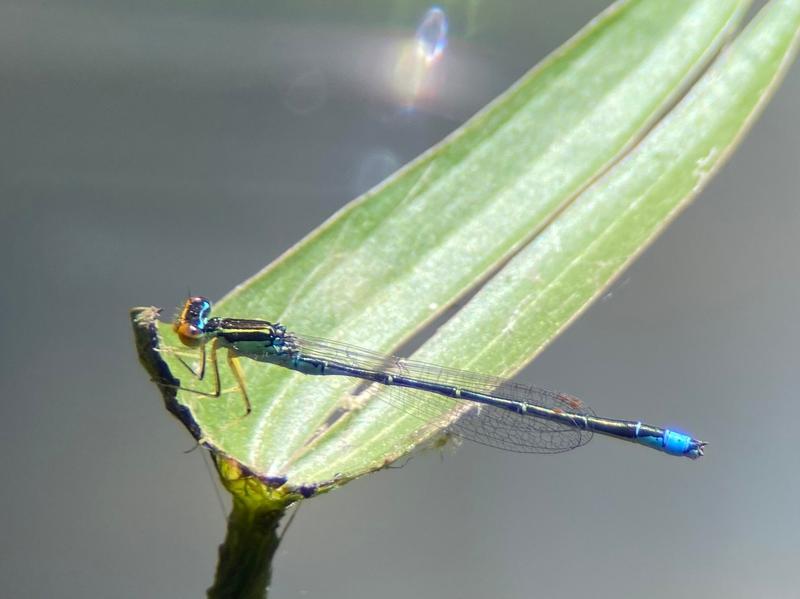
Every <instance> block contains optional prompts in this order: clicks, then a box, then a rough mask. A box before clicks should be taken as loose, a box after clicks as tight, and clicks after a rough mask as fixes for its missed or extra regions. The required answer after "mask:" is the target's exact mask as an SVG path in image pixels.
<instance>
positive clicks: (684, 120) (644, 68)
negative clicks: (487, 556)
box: [135, 0, 800, 504]
mask: <svg viewBox="0 0 800 599" xmlns="http://www.w3.org/2000/svg"><path fill="white" fill-rule="evenodd" d="M745 8H746V3H745V2H741V1H738V2H737V1H733V0H730V1H725V0H706V1H701V0H697V1H694V2H688V1H681V2H669V3H665V2H657V1H645V0H642V1H638V2H627V3H619V4H616V5H614V6H613V7H612V8H611V9H609V10H607V11H606V12H604V13H603V14H602V15H601V16H600V17H598V18H597V19H595V20H594V21H593V22H592V23H591V24H590V25H588V26H587V27H586V28H585V29H584V30H583V31H581V32H580V33H579V34H578V35H576V36H575V37H574V38H573V39H572V40H570V41H569V42H567V43H566V44H565V45H564V46H563V47H562V48H560V49H559V50H558V51H557V52H555V53H554V54H553V55H552V56H550V57H549V58H548V59H546V60H545V61H544V62H543V63H542V64H541V65H539V66H538V67H536V68H535V69H533V70H532V71H531V72H530V73H528V74H527V75H526V76H525V77H524V78H523V79H522V80H520V81H519V82H518V83H517V84H515V85H514V86H513V87H512V88H511V89H510V90H509V91H508V92H506V93H505V94H503V95H502V96H501V97H499V98H498V99H497V100H495V101H494V102H493V103H492V104H491V105H490V106H489V107H487V108H486V109H485V110H483V111H482V112H481V113H480V114H478V115H477V116H476V117H474V118H473V119H471V120H470V121H469V122H468V123H467V124H465V125H464V126H463V127H462V128H461V129H459V130H458V131H457V132H456V133H455V134H453V135H451V136H450V137H449V138H448V139H446V140H445V141H444V142H442V143H441V144H439V145H438V146H436V147H435V148H433V149H432V150H430V151H428V152H427V153H426V154H424V155H423V156H421V157H420V158H418V159H417V160H415V161H414V162H413V163H412V164H410V165H408V166H406V167H405V168H403V169H402V170H401V171H399V172H398V173H397V174H395V175H394V176H393V177H392V178H391V179H389V180H388V181H386V182H384V183H383V184H382V185H381V186H379V187H378V188H376V189H374V190H372V191H371V192H369V193H367V194H366V195H364V196H363V197H361V198H359V199H357V200H355V201H354V202H352V203H351V204H349V205H348V206H346V207H345V208H344V209H342V210H341V211H340V212H338V213H337V214H335V215H334V216H333V217H332V218H331V219H330V220H329V221H327V222H326V223H324V224H323V225H322V226H321V227H319V228H318V229H317V230H315V231H314V232H312V233H311V234H310V235H309V236H308V237H307V238H306V239H304V240H303V241H301V242H300V243H299V244H298V245H297V246H295V247H294V248H292V249H291V250H290V251H289V252H288V253H287V254H285V255H284V256H282V257H281V258H280V259H279V260H277V261H276V262H275V263H273V264H272V265H270V266H269V267H267V268H266V269H265V270H264V271H262V272H261V273H259V274H257V275H256V276H255V277H253V278H252V279H250V280H249V281H247V282H245V283H244V284H243V285H242V286H240V287H238V288H237V289H236V290H234V291H233V292H232V293H231V294H229V296H228V297H226V298H225V299H224V300H223V301H221V302H219V303H218V305H217V306H216V309H215V312H216V314H217V315H229V316H238V317H248V318H263V319H266V320H271V321H275V320H280V321H281V322H282V323H283V324H285V325H286V326H287V327H288V328H289V329H290V330H294V331H297V332H300V333H303V334H307V335H315V336H321V337H327V338H331V339H336V340H339V341H344V342H348V343H352V344H357V345H360V346H362V347H367V348H371V349H374V350H377V351H383V352H390V351H392V350H394V349H396V348H397V346H398V345H399V344H401V343H402V342H403V341H404V340H406V339H408V338H409V337H410V336H411V335H413V334H414V333H416V332H418V331H419V330H420V329H421V328H422V327H424V326H425V324H426V323H428V322H430V321H431V319H432V318H434V317H435V316H436V315H438V314H440V313H441V311H442V310H444V309H446V308H447V307H448V306H450V305H452V304H453V303H454V302H455V301H456V300H458V299H459V298H460V297H461V296H463V295H464V294H465V293H467V292H469V291H470V290H471V289H474V288H475V287H476V286H477V285H479V284H480V283H481V282H482V281H484V280H486V279H487V278H488V281H487V282H486V283H485V285H483V287H482V289H481V290H480V291H479V292H478V293H477V294H476V295H475V296H474V297H473V298H472V300H471V301H470V302H469V303H468V304H467V305H466V306H465V307H464V308H463V309H462V310H461V311H460V312H459V313H458V314H457V315H456V316H455V317H454V318H453V319H451V320H450V321H449V322H448V323H447V324H446V325H445V326H444V327H442V329H440V331H439V332H437V334H436V335H435V336H434V337H433V338H432V339H431V340H430V341H429V342H428V343H427V344H426V345H425V346H424V347H423V348H422V349H421V351H420V352H418V354H417V355H416V356H415V357H419V358H421V359H425V360H427V361H431V362H435V363H440V364H444V365H450V366H456V367H458V368H468V369H474V370H478V371H484V372H490V373H493V374H498V375H511V374H513V373H514V372H515V371H517V370H518V369H519V368H521V367H522V366H523V365H524V364H525V363H526V362H528V361H529V360H530V359H532V358H533V356H535V355H536V354H537V353H538V352H540V351H541V350H542V349H543V348H544V347H545V346H546V345H547V343H548V342H549V341H550V340H552V339H553V338H554V337H555V336H556V335H557V334H558V333H559V332H560V331H561V330H563V329H564V328H565V327H566V326H567V325H568V324H569V323H570V322H571V321H572V320H574V319H575V318H576V317H577V316H578V315H579V314H580V313H581V312H582V311H583V310H584V309H585V308H586V307H587V306H588V304H589V303H590V302H591V301H592V299H593V298H595V297H597V296H598V295H599V294H601V293H602V291H603V289H605V288H606V287H607V285H608V284H609V283H610V281H611V280H612V279H613V278H614V277H615V276H617V275H618V274H619V273H620V272H621V270H622V269H624V267H625V266H626V265H627V264H628V263H629V262H630V261H631V260H632V259H633V258H635V256H636V255H638V254H639V253H640V252H641V251H642V250H643V249H644V248H645V247H646V246H647V244H648V243H649V242H650V241H651V240H652V239H653V238H654V236H655V235H657V233H658V232H659V231H660V230H661V229H662V228H663V227H664V226H666V224H667V223H668V222H669V221H670V220H671V219H672V218H674V216H675V215H676V214H677V212H678V211H679V210H680V209H681V208H682V207H684V206H685V205H686V204H687V203H688V202H689V201H690V200H691V199H692V198H693V197H694V196H695V195H696V194H697V192H698V191H699V190H700V189H701V188H702V186H703V185H704V184H705V182H706V181H707V180H708V179H709V178H710V176H711V175H712V174H713V173H714V172H715V171H716V169H717V168H718V167H719V166H720V165H721V164H722V162H724V160H725V158H726V157H727V156H728V155H729V154H730V152H731V151H732V149H733V148H734V146H735V145H736V143H737V142H738V140H739V139H740V137H741V135H742V133H743V132H744V131H745V130H746V128H747V126H748V125H749V124H750V123H751V121H752V120H753V118H754V115H755V114H756V113H757V112H758V109H759V108H760V107H761V106H762V105H763V103H764V102H765V101H766V99H767V98H768V96H769V95H770V93H771V92H772V91H773V90H774V88H775V86H776V84H777V81H778V80H779V79H780V76H781V75H782V73H783V71H784V70H785V68H786V67H787V65H788V64H789V60H790V57H791V56H792V55H793V53H794V51H795V49H796V36H797V30H798V26H800V0H795V1H789V0H786V1H784V2H772V3H770V4H769V5H768V7H767V8H765V9H764V10H762V12H761V13H760V15H759V17H758V19H757V20H756V21H755V22H754V23H753V24H751V25H750V26H749V27H748V28H747V29H746V30H745V32H744V33H743V34H741V35H740V36H739V38H738V39H736V41H735V42H734V43H733V45H732V46H731V47H729V48H728V49H726V50H725V51H724V52H723V53H722V54H721V55H720V56H719V57H718V58H717V59H716V60H714V64H713V66H712V67H711V69H710V70H709V71H707V72H705V73H703V74H702V76H701V73H702V72H703V70H704V69H705V68H706V67H707V66H708V63H709V62H710V61H711V60H712V59H714V57H715V56H716V55H717V53H718V52H719V50H720V48H721V46H722V44H723V43H724V42H725V41H726V38H727V37H728V36H730V35H732V31H733V29H734V28H735V26H736V24H737V23H738V21H739V20H740V18H741V17H742V14H743V11H744V9H745ZM698 76H700V79H699V81H697V83H696V84H695V85H694V86H693V87H692V88H691V90H690V91H689V93H688V94H687V95H686V97H685V98H683V100H681V101H680V102H679V103H678V104H677V105H674V103H675V102H676V101H677V100H678V98H679V97H680V96H681V95H682V94H684V93H685V92H686V89H687V87H688V86H689V84H690V83H692V82H693V81H695V79H696V78H697V77H698ZM511 256H513V258H511V260H510V261H509V262H508V263H507V264H505V266H503V264H504V263H505V262H506V261H507V260H508V259H509V258H510V257H511ZM501 266H502V268H500V267H501ZM498 268H500V270H499V271H498V272H496V273H495V271H497V269H498ZM135 319H136V322H137V339H138V342H139V347H140V354H141V355H142V360H143V362H144V363H145V365H146V366H147V367H148V369H149V370H150V372H151V375H152V376H153V377H154V379H156V380H157V381H160V382H161V383H162V390H163V393H164V396H165V400H166V402H167V405H168V407H169V408H170V409H171V410H172V411H173V413H175V414H176V415H177V416H178V417H179V418H181V419H182V421H183V422H184V423H185V424H186V425H187V426H188V427H189V428H190V430H191V431H192V433H193V434H194V435H195V436H196V437H197V438H198V439H199V440H200V441H201V442H203V443H204V444H206V445H207V446H208V447H209V448H211V449H212V451H213V452H215V453H216V454H217V455H218V456H219V460H218V462H219V464H220V466H221V468H223V469H224V475H223V478H224V479H225V480H226V481H227V482H228V484H229V485H237V489H238V490H237V491H236V492H237V493H238V494H240V495H241V494H242V493H244V494H252V495H253V496H256V497H258V496H259V494H265V495H266V496H267V499H266V500H268V501H274V502H276V503H278V504H280V503H281V502H284V503H285V502H290V501H292V500H294V499H296V498H297V497H298V493H300V494H303V495H309V494H313V493H315V492H318V491H322V490H326V489H328V488H332V487H335V486H336V485H338V484H341V483H342V482H344V481H346V480H349V479H351V478H353V477H356V476H359V475H361V474H364V473H366V472H369V471H372V470H375V469H378V468H381V467H383V466H384V465H386V464H388V463H391V462H392V461H394V460H395V459H397V458H398V457H400V456H402V455H404V454H405V453H407V452H408V451H410V450H412V449H413V448H414V447H416V446H417V445H418V444H419V443H421V442H422V440H423V439H424V438H426V437H427V436H429V435H435V434H436V433H437V431H438V429H437V428H435V427H430V426H427V427H426V423H421V422H420V421H419V420H417V419H414V418H412V417H410V416H405V415H404V414H403V413H402V412H398V411H397V410H395V409H394V408H391V407H390V406H389V405H388V404H386V403H384V402H382V401H379V400H378V399H379V398H376V397H373V396H371V395H369V394H367V393H365V394H361V395H359V396H358V397H353V396H352V395H351V392H352V390H353V385H352V382H351V381H348V380H347V379H343V378H341V377H309V376H304V375H301V374H297V373H293V372H291V371H288V370H285V369H281V368H279V367H277V366H272V365H267V364H263V363H256V362H253V361H250V360H247V359H244V360H242V365H243V366H244V371H245V373H244V374H245V380H246V384H247V389H248V393H249V395H250V397H251V399H252V400H253V413H252V414H251V415H250V416H248V417H247V418H243V417H242V416H241V415H242V413H243V411H244V405H243V402H242V398H241V395H240V394H239V393H238V392H236V391H235V390H231V391H229V392H226V393H224V394H223V395H222V397H220V398H209V397H206V396H203V395H199V394H197V393H192V392H187V391H185V390H180V391H176V390H175V389H174V388H172V387H169V386H164V385H170V384H172V385H175V384H178V380H180V384H181V385H187V386H189V385H190V386H192V387H194V388H196V387H197V384H198V382H197V381H194V380H193V377H192V376H191V374H190V373H189V371H188V370H187V369H186V367H185V366H184V365H183V364H181V362H180V361H179V359H178V355H179V353H180V355H182V356H183V359H184V360H189V359H191V360H194V363H195V364H196V360H197V358H198V352H197V351H196V350H190V349H188V348H185V347H182V346H181V345H180V343H179V341H178V340H177V339H176V336H175V335H174V333H173V332H172V331H171V328H170V326H169V325H163V324H160V325H158V324H156V323H155V322H154V313H153V312H152V311H142V310H139V311H137V312H136V313H135ZM148 348H149V349H148ZM152 348H157V349H158V351H159V353H158V354H156V353H154V352H152V351H150V349H152ZM222 353H223V354H224V353H225V352H224V351H223V352H222ZM220 365H221V367H220V370H221V378H222V385H223V388H224V389H226V390H228V389H235V387H236V383H235V380H234V378H233V376H232V374H231V372H230V369H229V368H228V367H227V365H226V362H225V361H224V359H221V360H220ZM206 387H208V385H206ZM334 417H335V418H334ZM334 421H335V422H334ZM332 423H333V424H332ZM427 424H428V425H430V423H427ZM251 475H252V476H251ZM242 476H243V477H244V478H242ZM253 480H260V481H263V482H266V483H267V484H266V486H265V487H263V488H259V489H258V490H256V489H255V488H253V487H252V486H251V487H247V484H251V482H248V483H243V482H242V481H253ZM248 489H249V490H248Z"/></svg>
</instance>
